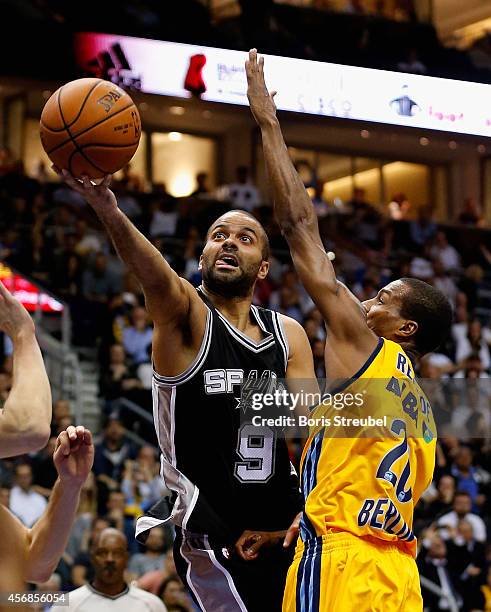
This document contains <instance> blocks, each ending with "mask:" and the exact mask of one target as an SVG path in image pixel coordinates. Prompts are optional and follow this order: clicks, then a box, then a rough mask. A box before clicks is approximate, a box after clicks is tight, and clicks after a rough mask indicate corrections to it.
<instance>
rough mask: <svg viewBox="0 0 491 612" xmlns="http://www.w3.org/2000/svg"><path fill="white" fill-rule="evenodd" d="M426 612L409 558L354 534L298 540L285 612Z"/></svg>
mask: <svg viewBox="0 0 491 612" xmlns="http://www.w3.org/2000/svg"><path fill="white" fill-rule="evenodd" d="M396 610H397V611H399V610H400V611H401V612H402V611H403V612H422V610H423V600H422V598H421V589H420V584H419V574H418V569H417V567H416V562H415V560H414V559H413V558H412V557H411V555H409V554H407V553H405V552H402V551H400V550H399V549H398V548H397V547H396V546H393V545H392V544H390V543H386V542H384V541H381V542H380V543H376V544H375V543H372V542H371V541H367V540H365V539H362V538H358V537H356V536H354V535H352V534H350V533H347V532H342V533H334V534H329V535H325V536H322V537H318V538H315V539H312V540H308V541H307V543H306V544H305V545H304V543H303V542H301V541H300V540H299V543H298V544H297V550H296V553H295V558H294V560H293V563H292V564H291V566H290V569H289V570H288V576H287V579H286V587H285V595H284V598H283V612H351V611H353V612H382V611H383V612H395V611H396Z"/></svg>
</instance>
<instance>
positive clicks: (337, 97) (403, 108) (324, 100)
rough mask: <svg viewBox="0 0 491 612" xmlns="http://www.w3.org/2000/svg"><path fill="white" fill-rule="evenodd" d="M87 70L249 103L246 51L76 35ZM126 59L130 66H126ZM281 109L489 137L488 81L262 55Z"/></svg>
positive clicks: (164, 89) (139, 85)
mask: <svg viewBox="0 0 491 612" xmlns="http://www.w3.org/2000/svg"><path fill="white" fill-rule="evenodd" d="M75 56H76V59H77V62H78V64H79V66H80V68H81V69H82V70H83V71H84V73H86V74H89V75H93V76H97V77H101V78H105V79H109V80H112V81H113V82H115V83H118V84H119V85H121V86H122V87H125V88H127V89H129V90H131V89H139V90H141V91H143V92H147V93H153V94H161V95H166V96H173V97H177V98H191V97H193V96H194V97H200V98H201V99H202V100H207V101H211V102H224V103H228V104H239V105H246V104H247V96H246V77H245V69H244V61H245V59H246V58H247V54H246V53H244V52H242V51H231V50H228V49H217V48H214V47H200V46H197V45H185V44H180V43H172V42H165V41H157V40H148V39H145V38H133V37H129V36H117V35H113V34H95V33H79V34H76V35H75ZM121 57H124V60H125V67H124V68H123V67H122V63H121ZM265 59H266V69H265V70H266V79H267V83H268V86H269V88H270V89H271V90H277V91H278V95H277V96H276V98H275V101H276V104H277V106H278V108H279V109H280V110H286V111H292V112H298V113H307V114H312V115H324V116H329V117H341V118H344V119H357V120H362V121H368V122H375V123H386V124H389V125H398V126H405V127H416V128H422V129H431V130H441V131H445V132H454V133H457V134H474V135H478V136H488V137H491V86H490V85H484V84H481V83H470V82H464V81H456V80H451V79H441V78H436V77H428V76H421V75H415V74H407V73H400V72H389V71H385V70H374V69H371V68H357V67H354V66H342V65H339V64H328V63H323V62H313V61H310V60H301V59H292V58H288V57H279V56H272V55H271V56H270V55H267V56H265Z"/></svg>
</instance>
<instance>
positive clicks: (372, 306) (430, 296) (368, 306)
mask: <svg viewBox="0 0 491 612" xmlns="http://www.w3.org/2000/svg"><path fill="white" fill-rule="evenodd" d="M363 306H364V308H365V310H366V312H367V324H368V327H370V328H371V329H372V330H373V331H374V332H375V333H376V334H377V335H378V336H380V337H384V338H387V339H388V340H393V341H394V342H398V343H399V344H403V345H404V346H406V347H408V348H410V349H411V350H413V351H414V352H415V353H416V354H418V355H419V356H422V355H425V354H426V353H429V352H431V351H434V350H435V349H436V348H438V346H440V344H441V343H442V342H443V341H444V340H445V337H446V335H447V334H448V332H449V329H450V325H451V323H452V307H451V306H450V302H449V301H448V299H447V298H446V297H445V295H443V293H442V292H441V291H439V290H438V289H435V287H432V286H431V285H428V283H425V282H424V281H421V280H418V279H416V278H401V279H399V280H397V281H393V282H392V283H390V284H389V285H387V286H385V287H384V288H383V289H381V290H380V291H379V292H378V294H377V295H376V296H375V297H374V298H373V299H371V300H366V301H365V302H363Z"/></svg>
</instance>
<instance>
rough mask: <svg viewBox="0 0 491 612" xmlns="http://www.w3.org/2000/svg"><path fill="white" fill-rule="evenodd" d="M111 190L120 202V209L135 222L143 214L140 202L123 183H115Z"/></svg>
mask: <svg viewBox="0 0 491 612" xmlns="http://www.w3.org/2000/svg"><path fill="white" fill-rule="evenodd" d="M111 189H112V190H113V192H114V195H115V196H116V198H117V200H118V208H119V210H121V211H123V212H124V214H125V215H126V216H127V217H128V218H129V219H131V220H132V221H133V222H134V221H135V219H138V218H139V217H140V216H141V214H142V208H141V206H140V204H139V203H138V200H137V199H136V198H135V197H134V196H133V195H131V194H129V193H128V192H127V191H126V190H127V189H128V187H127V186H126V185H125V184H124V183H123V182H121V181H114V182H113V184H112V187H111Z"/></svg>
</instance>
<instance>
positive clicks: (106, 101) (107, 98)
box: [97, 89, 123, 113]
mask: <svg viewBox="0 0 491 612" xmlns="http://www.w3.org/2000/svg"><path fill="white" fill-rule="evenodd" d="M122 95H123V93H122V92H121V91H118V90H117V89H113V90H112V91H110V92H108V93H107V94H105V95H104V96H102V98H99V99H98V100H97V104H100V105H101V106H102V107H103V108H104V110H105V111H106V113H108V112H109V111H110V110H111V108H112V107H113V106H114V105H115V104H116V102H117V101H118V100H119V99H120V98H121V96H122Z"/></svg>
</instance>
